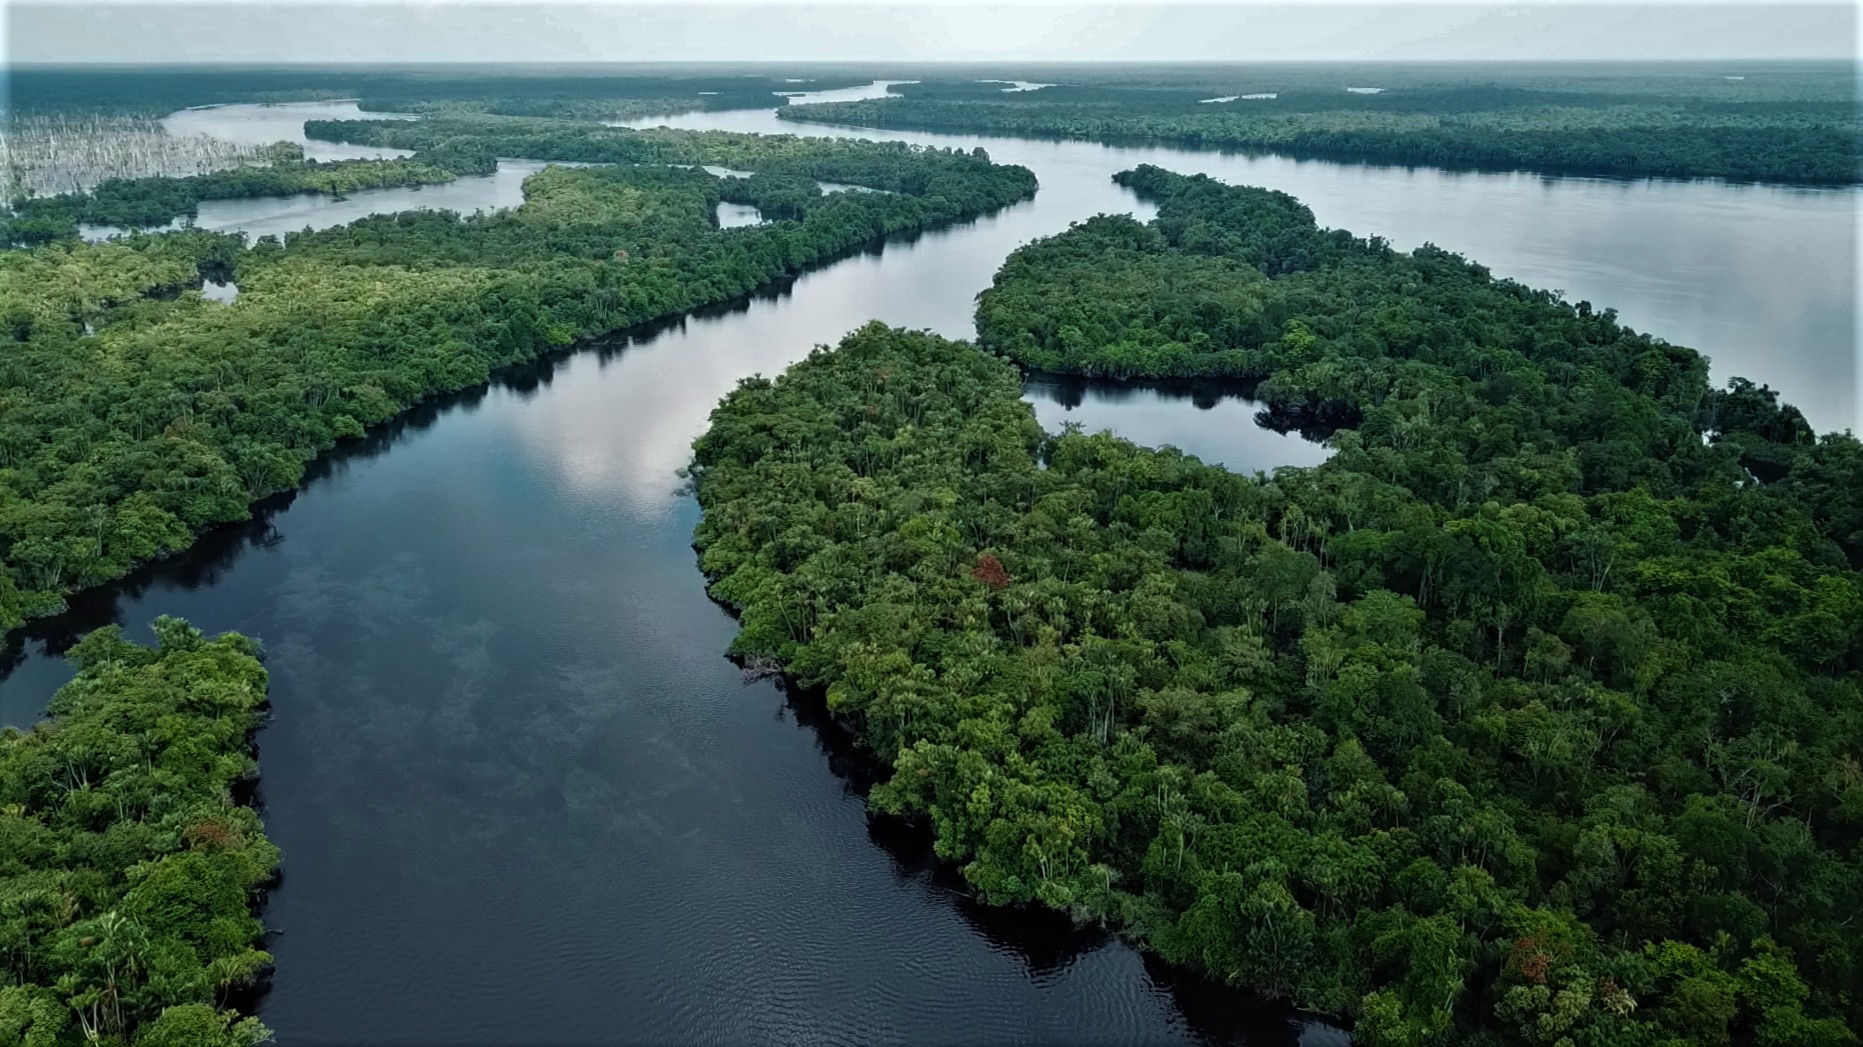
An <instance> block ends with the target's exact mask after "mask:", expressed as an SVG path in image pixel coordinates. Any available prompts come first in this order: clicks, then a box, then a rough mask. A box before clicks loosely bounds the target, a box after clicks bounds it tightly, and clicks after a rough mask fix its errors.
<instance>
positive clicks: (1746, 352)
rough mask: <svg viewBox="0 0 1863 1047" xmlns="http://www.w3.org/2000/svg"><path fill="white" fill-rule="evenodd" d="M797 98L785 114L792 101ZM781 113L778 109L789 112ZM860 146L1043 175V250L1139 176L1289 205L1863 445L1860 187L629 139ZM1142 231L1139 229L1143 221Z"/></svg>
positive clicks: (987, 144)
mask: <svg viewBox="0 0 1863 1047" xmlns="http://www.w3.org/2000/svg"><path fill="white" fill-rule="evenodd" d="M798 101H799V100H798ZM792 104H793V103H792ZM658 124H670V125H671V126H675V127H689V128H699V129H717V130H727V131H744V132H763V133H777V134H803V135H818V136H827V137H858V138H868V139H876V140H889V141H906V142H911V143H914V144H918V145H933V146H943V147H956V148H960V149H966V150H968V149H972V148H977V147H982V148H984V149H986V150H988V151H989V153H990V156H991V157H992V158H993V159H995V160H997V161H999V162H1004V163H1016V164H1023V165H1026V166H1027V167H1029V168H1031V169H1032V170H1034V171H1035V172H1036V174H1037V175H1038V176H1039V177H1040V178H1041V184H1042V190H1041V194H1040V196H1039V197H1038V199H1037V206H1038V207H1039V208H1040V210H1041V212H1042V215H1043V218H1044V219H1045V225H1044V227H1043V228H1042V229H1041V231H1040V233H1041V235H1048V234H1052V233H1055V232H1059V231H1060V230H1062V229H1065V228H1066V227H1067V223H1068V222H1070V221H1078V220H1080V219H1083V218H1086V217H1089V216H1091V215H1092V214H1094V213H1095V212H1098V211H1130V210H1135V209H1134V208H1133V207H1132V206H1131V205H1130V203H1129V202H1128V201H1129V200H1130V197H1129V196H1124V195H1122V194H1120V193H1118V192H1115V191H1113V188H1112V187H1111V186H1109V185H1107V184H1106V181H1107V179H1109V178H1110V177H1111V176H1112V175H1113V174H1114V173H1115V172H1118V171H1122V170H1126V169H1128V168H1131V167H1135V166H1137V165H1138V164H1142V163H1148V164H1156V165H1158V166H1161V167H1165V168H1168V169H1170V170H1173V171H1182V172H1187V173H1189V172H1203V173H1206V174H1209V175H1210V176H1211V177H1214V178H1218V179H1221V180H1222V181H1225V182H1230V183H1233V184H1237V185H1259V186H1265V187H1267V188H1270V189H1280V190H1283V191H1285V192H1288V193H1292V194H1294V195H1295V196H1298V197H1299V198H1300V199H1301V201H1302V202H1304V203H1305V204H1307V205H1308V206H1309V207H1311V208H1312V209H1313V211H1314V214H1315V215H1316V216H1317V217H1318V218H1319V220H1320V222H1321V223H1322V224H1325V225H1330V226H1339V227H1343V228H1346V229H1350V230H1352V231H1353V232H1354V233H1357V234H1359V235H1361V236H1369V235H1377V236H1382V237H1384V238H1386V239H1387V240H1390V241H1391V242H1392V243H1393V244H1395V245H1396V246H1398V247H1400V248H1413V247H1416V246H1418V245H1420V244H1423V243H1425V242H1430V243H1436V244H1439V245H1441V246H1443V247H1446V248H1449V249H1451V250H1455V251H1460V252H1463V253H1464V254H1467V255H1468V256H1470V257H1472V258H1474V259H1476V260H1477V261H1479V262H1481V263H1482V264H1483V265H1486V266H1488V267H1490V268H1491V269H1492V270H1493V271H1494V273H1495V274H1496V275H1498V276H1505V277H1511V278H1513V279H1516V280H1519V281H1521V282H1523V283H1525V284H1528V285H1530V286H1534V287H1545V288H1557V289H1561V290H1564V291H1565V292H1566V293H1567V295H1568V297H1570V298H1571V299H1573V300H1575V301H1576V300H1579V299H1585V300H1588V301H1591V302H1593V303H1594V304H1596V305H1597V306H1598V307H1599V308H1600V309H1602V308H1606V307H1611V308H1616V309H1617V310H1618V312H1619V313H1620V315H1621V317H1622V319H1623V321H1624V322H1625V323H1627V324H1629V325H1631V326H1632V327H1635V328H1636V329H1638V330H1644V331H1650V332H1652V333H1655V334H1658V335H1661V336H1662V337H1664V338H1667V339H1668V340H1670V341H1672V342H1675V343H1677V344H1679V345H1686V346H1690V347H1692V348H1695V349H1698V350H1700V351H1701V352H1702V353H1704V354H1705V355H1707V356H1708V357H1709V358H1710V361H1711V362H1712V366H1713V374H1714V375H1715V378H1716V380H1717V381H1721V380H1725V379H1726V378H1728V377H1731V376H1734V375H1741V376H1744V377H1748V378H1752V379H1753V380H1754V381H1760V382H1766V383H1768V384H1770V385H1771V386H1772V387H1773V388H1775V389H1780V390H1783V391H1784V394H1785V398H1786V399H1787V400H1789V401H1790V402H1792V403H1795V404H1797V405H1798V406H1799V407H1800V408H1801V409H1802V410H1803V411H1804V412H1805V415H1806V417H1808V418H1810V419H1811V421H1812V423H1813V424H1814V425H1816V426H1818V427H1819V428H1820V429H1826V430H1828V429H1843V428H1854V429H1856V430H1858V431H1863V415H1860V414H1859V407H1860V405H1863V386H1860V383H1863V362H1860V361H1859V359H1858V354H1859V351H1860V350H1859V341H1858V331H1859V326H1858V325H1859V322H1860V319H1859V306H1860V304H1863V296H1859V295H1858V293H1857V287H1858V285H1859V279H1858V278H1859V275H1860V274H1859V269H1858V260H1857V259H1858V246H1859V207H1860V206H1863V189H1860V188H1858V187H1855V186H1849V187H1838V188H1825V187H1799V186H1777V185H1743V184H1731V183H1727V182H1719V181H1708V180H1703V181H1693V182H1682V181H1673V180H1663V179H1641V180H1619V179H1604V178H1571V177H1552V176H1546V175H1536V174H1529V173H1511V174H1498V173H1491V172H1456V171H1444V170H1440V169H1436V168H1406V167H1390V166H1375V165H1369V164H1341V163H1333V162H1330V161H1323V160H1294V159H1290V158H1287V157H1284V156H1274V155H1250V154H1244V153H1233V152H1219V151H1197V150H1186V149H1177V148H1171V147H1166V146H1154V145H1101V144H1098V143H1093V142H1080V141H1048V140H1039V139H1027V138H1004V137H992V136H984V135H967V134H936V133H931V132H915V131H887V130H875V129H873V128H863V127H846V126H838V125H829V124H808V123H802V122H797V121H792V120H778V119H776V117H775V114H774V113H773V112H768V111H759V110H747V111H733V112H716V113H688V114H686V115H684V116H679V117H672V118H654V119H651V120H642V121H636V122H635V125H636V126H647V125H658ZM1136 210H1140V211H1141V213H1140V215H1139V216H1140V217H1141V218H1143V217H1146V214H1144V213H1143V210H1142V209H1136Z"/></svg>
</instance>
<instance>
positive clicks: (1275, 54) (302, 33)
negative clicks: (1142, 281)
mask: <svg viewBox="0 0 1863 1047" xmlns="http://www.w3.org/2000/svg"><path fill="white" fill-rule="evenodd" d="M0 4H4V6H5V9H6V14H7V18H6V24H5V53H6V54H7V56H8V60H9V61H15V62H82V61H89V62H152V61H219V62H226V61H345V62H410V61H428V62H431V61H704V60H710V61H738V60H749V61H756V60H768V61H840V60H862V59H890V60H910V61H920V60H947V59H948V60H966V59H977V60H990V59H1022V60H1067V59H1082V60H1086V59H1126V60H1159V59H1178V60H1204V61H1210V60H1225V59H1236V60H1261V59H1327V60H1356V59H1366V60H1376V59H1406V58H1439V59H1505V58H1614V59H1643V58H1766V57H1778V58H1852V57H1854V56H1855V55H1856V54H1857V32H1858V28H1857V26H1858V20H1857V8H1856V7H1855V6H1854V5H1852V4H1849V3H1826V4H1791V3H1787V4H1780V3H1772V4H1762V3H1745V4H1728V3H1670V4H1623V3H1610V2H1595V0H1594V2H1583V0H1581V2H1571V0H1568V2H1565V3H1558V4H1553V3H1544V2H1542V3H1529V4H1495V3H1447V4H1446V3H1438V2H1401V0H1392V2H1387V3H1381V4H1364V3H1345V2H1332V3H1326V2H1320V3H1312V2H1309V3H1304V4H1300V5H1298V6H1295V5H1292V4H1286V3H1197V4H1184V3H1172V4H1164V3H1149V4H1148V3H1131V4H1123V5H1117V6H1114V5H1095V6H1086V5H1081V4H1061V3H1040V2H1029V0H1022V2H1010V3H995V4H989V5H969V4H949V5H942V4H940V5H933V4H922V3H921V4H897V3H881V2H878V0H875V2H870V3H862V4H851V3H840V4H814V3H811V4H782V3H752V4H731V5H725V4H713V3H696V2H678V0H663V2H661V3H651V4H641V3H561V2H556V3H552V2H548V0H538V2H533V3H524V4H511V3H479V2H472V0H417V2H411V3H395V4H389V3H359V2H342V0H338V2H334V3H333V2H329V0H323V2H316V3H311V2H299V0H260V2H253V0H226V2H222V3H210V4H201V3H172V2H163V0H142V2H136V3H100V2H97V0H33V2H19V0H0Z"/></svg>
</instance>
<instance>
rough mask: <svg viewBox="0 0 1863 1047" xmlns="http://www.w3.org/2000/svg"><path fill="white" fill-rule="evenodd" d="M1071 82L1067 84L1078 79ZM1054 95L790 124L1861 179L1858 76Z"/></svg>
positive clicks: (851, 108) (1372, 157) (1174, 83)
mask: <svg viewBox="0 0 1863 1047" xmlns="http://www.w3.org/2000/svg"><path fill="white" fill-rule="evenodd" d="M1070 74H1071V75H1070ZM1051 75H1053V76H1055V77H1057V78H1060V79H1057V81H1056V82H1053V83H1052V84H1051V85H1050V86H1045V87H1042V88H1040V89H1037V90H1005V89H1004V85H1002V84H998V83H980V82H978V81H976V80H972V79H968V78H966V79H961V80H960V79H952V78H950V77H949V76H948V75H945V74H940V75H939V77H938V78H936V79H929V80H925V81H922V82H920V83H915V84H900V85H894V86H893V87H892V88H891V89H890V90H891V91H892V92H893V93H894V94H897V95H898V96H899V97H898V98H896V99H886V100H870V101H860V102H836V103H822V104H817V105H808V106H795V107H789V108H785V109H784V110H782V111H781V113H780V114H779V115H781V116H782V117H783V118H784V119H788V120H808V121H818V122H823V123H834V124H857V125H863V126H871V127H884V128H899V129H914V130H932V131H966V132H976V133H985V134H1005V135H1037V136H1042V135H1046V136H1055V137H1064V138H1087V139H1098V140H1110V141H1121V140H1126V141H1129V140H1147V141H1159V142H1167V143H1170V144H1173V145H1180V146H1190V147H1204V148H1221V149H1245V150H1259V151H1263V152H1275V153H1285V154H1288V155H1292V156H1300V157H1315V158H1325V159H1334V160H1357V161H1365V162H1370V163H1391V164H1427V165H1433V166H1442V167H1451V168H1474V169H1502V170H1511V169H1520V170H1532V171H1543V172H1547V173H1561V174H1591V175H1612V176H1663V177H1676V178H1692V177H1720V178H1729V179H1740V180H1754V181H1775V182H1801V183H1848V182H1855V181H1858V180H1859V178H1863V167H1860V164H1863V119H1859V110H1858V105H1857V96H1856V92H1855V88H1856V74H1855V71H1854V69H1844V68H1837V69H1831V68H1826V67H1822V66H1791V67H1782V68H1767V69H1762V70H1753V71H1740V72H1723V71H1720V70H1719V69H1718V68H1715V69H1707V68H1702V67H1695V66H1689V67H1682V68H1678V69H1669V70H1661V71H1659V72H1655V73H1651V72H1645V73H1643V74H1641V75H1637V74H1632V73H1630V72H1628V71H1625V70H1613V69H1610V68H1608V67H1607V68H1604V69H1593V70H1578V69H1565V70H1561V69H1557V68H1553V69H1535V68H1534V67H1531V66H1528V67H1524V68H1522V69H1520V70H1518V71H1511V70H1510V71H1502V70H1499V69H1496V68H1494V67H1443V68H1440V69H1437V68H1433V67H1415V66H1412V67H1403V66H1393V67H1349V68H1341V69H1336V70H1330V71H1324V67H1305V66H1288V67H1279V68H1261V67H1255V68H1247V67H1236V68H1229V69H1223V68H1221V67H1217V68H1204V69H1201V70H1194V69H1193V70H1185V71H1175V72H1173V73H1170V74H1153V75H1147V74H1146V73H1145V72H1144V71H1142V70H1132V71H1126V72H1124V73H1123V74H1122V75H1116V76H1115V75H1112V74H1109V73H1107V72H1105V71H1103V70H1101V69H1096V68H1087V69H1083V70H1075V71H1068V70H1055V71H1053V73H1052V74H1051Z"/></svg>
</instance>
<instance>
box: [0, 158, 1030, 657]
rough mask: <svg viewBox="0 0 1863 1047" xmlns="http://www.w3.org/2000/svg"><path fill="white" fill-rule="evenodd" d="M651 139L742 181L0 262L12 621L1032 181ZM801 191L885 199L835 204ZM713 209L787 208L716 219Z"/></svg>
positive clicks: (580, 189)
mask: <svg viewBox="0 0 1863 1047" xmlns="http://www.w3.org/2000/svg"><path fill="white" fill-rule="evenodd" d="M598 130H599V129H598ZM602 133H604V134H606V132H602ZM632 134H633V132H618V133H616V136H617V137H620V138H622V139H626V138H627V137H628V136H630V135H632ZM452 137H453V138H455V139H457V138H458V136H457V135H453V136H452ZM641 137H642V138H643V139H644V140H646V141H648V142H650V143H652V144H651V149H652V150H653V151H654V152H655V154H656V155H657V156H660V157H663V158H664V162H665V163H689V164H728V165H730V166H733V167H737V168H741V169H747V170H751V171H754V172H756V177H752V178H748V179H719V178H715V177H713V176H711V175H709V174H707V173H705V172H704V171H700V170H684V169H679V168H673V167H668V166H639V167H632V166H630V167H611V168H591V169H575V170H572V169H565V168H550V169H547V170H545V171H543V172H541V173H539V174H537V175H534V176H532V177H531V178H530V179H529V180H528V181H527V182H526V184H525V194H526V201H525V203H524V205H523V206H521V207H518V208H516V209H513V210H510V211H505V212H499V213H495V214H484V215H475V216H470V217H462V216H460V215H457V214H452V213H448V212H411V213H404V214H395V215H384V216H379V217H375V218H370V219H366V220H363V221H360V222H356V223H354V224H352V225H350V226H346V227H342V228H337V229H327V230H323V231H321V232H316V233H309V232H307V233H303V234H293V235H288V236H286V237H285V238H284V239H283V240H282V241H281V240H278V239H276V238H272V237H267V238H263V239H261V240H260V241H259V242H258V243H257V244H254V245H253V246H252V247H250V248H246V247H244V246H243V244H242V243H241V242H240V240H239V238H237V237H232V236H212V235H209V234H206V233H202V232H194V231H190V232H185V233H176V234H169V235H163V236H143V237H136V238H132V239H128V240H125V241H122V242H118V243H108V244H95V245H90V244H78V243H73V242H70V241H64V242H59V243H54V244H49V245H46V246H44V247H40V248H36V249H33V250H30V251H8V252H0V319H3V320H4V324H5V326H4V328H3V329H0V337H4V338H5V339H6V342H5V345H4V351H0V629H4V628H10V627H12V626H13V625H16V624H18V622H19V621H20V620H21V619H22V618H25V617H31V616H34V615H40V614H46V613H50V612H53V611H55V610H56V609H58V607H59V606H60V605H61V603H62V600H63V597H64V595H65V594H67V593H70V592H73V591H75V590H77V589H80V588H83V587H85V586H89V585H95V584H97V583H99V582H103V581H107V580H110V579H112V578H117V577H120V576H121V575H123V574H124V573H125V572H127V571H128V570H129V569H130V568H131V567H133V566H134V565H135V564H137V563H139V562H142V561H145V560H148V559H151V558H153V557H157V556H161V555H163V554H166V553H170V552H174V551H176V550H179V549H182V548H185V547H186V546H188V545H189V544H190V543H191V542H192V541H193V536H194V535H195V534H197V533H199V532H200V531H201V530H202V529H204V528H207V527H210V526H213V525H215V524H218V523H223V522H227V521H235V520H241V519H244V518H245V517H246V515H247V513H248V507H249V506H250V504H251V503H252V502H253V501H254V500H256V499H258V498H261V497H263V496H265V495H267V494H271V493H273V492H276V491H280V490H286V489H289V488H291V487H293V486H295V485H296V484H297V483H298V482H299V481H300V480H301V479H302V477H303V473H304V463H305V462H306V461H308V460H309V459H311V458H312V457H314V456H315V455H317V454H318V453H320V452H322V451H324V450H326V449H328V448H330V447H331V446H333V445H334V444H335V442H336V441H337V440H339V439H343V438H351V437H355V436H359V435H361V434H362V433H363V432H364V430H365V429H366V427H368V426H371V425H375V424H377V423H379V422H382V421H383V420H385V419H387V418H389V417H391V416H393V415H394V414H396V413H398V412H399V411H401V410H403V409H405V408H406V407H408V406H410V405H412V404H414V403H416V402H418V401H420V400H423V399H426V398H428V397H432V396H435V395H438V394H441V393H445V392H450V391H453V390H457V389H462V388H467V387H470V386H474V385H477V384H480V383H483V382H485V381H486V380H487V379H488V377H489V376H490V375H491V374H492V372H493V371H494V370H495V369H496V368H498V367H501V366H505V365H508V364H513V363H517V362H520V361H524V360H528V359H531V358H533V357H535V356H537V355H538V354H540V353H543V352H547V351H549V350H551V349H553V348H557V347H561V346H565V345H569V344H571V343H573V342H575V341H576V340H578V339H582V338H588V337H593V336H596V335H600V334H604V333H607V332H610V331H614V330H617V329H620V328H625V327H628V326H631V325H635V324H640V323H643V322H646V321H649V320H653V319H657V318H660V317H665V316H671V315H677V314H679V313H682V312H685V311H688V310H690V309H693V308H696V307H698V306H701V305H706V304H710V303H715V302H720V301H726V300H729V299H731V298H733V297H736V296H739V295H742V294H745V293H747V292H749V291H751V290H752V289H754V288H756V287H758V286H760V285H763V284H767V283H769V282H771V281H773V280H777V279H780V278H782V277H784V276H788V275H793V274H795V273H798V272H801V271H802V270H804V269H806V268H809V267H811V266H814V265H817V264H820V263H822V262H823V261H825V260H827V259H830V258H833V257H835V256H836V255H837V254H839V253H841V252H845V251H848V250H851V249H855V248H858V247H860V246H862V245H864V244H867V243H870V242H872V241H874V240H875V239H877V238H879V237H882V236H885V235H887V234H890V233H897V232H904V231H910V230H918V229H925V228H930V227H934V226H937V225H941V224H945V223H948V222H952V221H957V220H961V219H966V218H971V217H975V216H976V215H979V214H982V213H985V212H988V211H991V210H994V209H996V208H1000V207H1003V206H1005V205H1007V204H1009V203H1012V202H1014V201H1016V200H1019V199H1023V198H1025V197H1026V196H1028V195H1029V194H1030V193H1031V192H1033V191H1034V178H1033V176H1032V175H1030V174H1029V172H1028V171H1027V170H1026V169H1024V168H1020V167H1006V166H1002V165H995V164H991V163H990V162H989V160H988V159H987V158H984V157H981V156H975V155H972V154H970V153H958V152H949V151H940V150H915V149H909V148H907V147H904V146H901V145H898V144H885V143H867V142H827V141H818V140H802V139H793V138H787V137H783V138H771V139H760V138H756V137H754V136H747V135H693V134H686V133H680V132H668V133H663V134H654V135H643V136H641ZM481 147H483V148H481ZM519 151H520V152H521V151H522V150H519ZM505 152H506V150H504V149H503V148H492V147H491V146H490V145H489V144H488V143H486V142H484V141H480V140H471V141H465V142H459V141H454V142H452V143H451V146H450V149H449V155H467V154H473V155H491V154H493V153H505ZM532 155H535V154H532ZM324 166H325V167H328V168H336V167H340V166H341V165H324ZM345 169H347V168H345ZM814 177H821V178H827V179H832V180H835V181H842V182H850V183H856V184H862V185H868V186H872V187H874V188H880V189H889V190H893V191H892V192H889V193H834V194H823V193H822V192H820V191H819V190H818V189H817V188H816V187H815V185H814V183H813V181H811V180H809V179H810V178H814ZM720 200H733V201H737V202H742V203H749V204H755V205H758V206H762V207H768V208H769V210H770V212H771V217H778V218H780V220H775V221H770V222H767V223H765V224H762V225H759V226H755V227H749V228H741V229H730V230H724V229H720V228H719V227H718V225H717V220H716V217H715V212H716V208H717V205H718V203H719V201H720ZM209 270H217V271H225V270H235V271H236V272H237V275H238V279H239V283H240V291H241V293H240V296H239V298H238V299H237V300H236V301H235V302H233V303H232V304H231V305H226V304H222V303H218V302H211V301H203V300H202V299H201V298H200V297H199V296H198V295H194V294H188V293H178V292H180V291H181V290H182V289H183V288H188V287H198V286H199V285H200V281H201V273H202V272H203V271H209ZM177 295H178V296H177Z"/></svg>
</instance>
